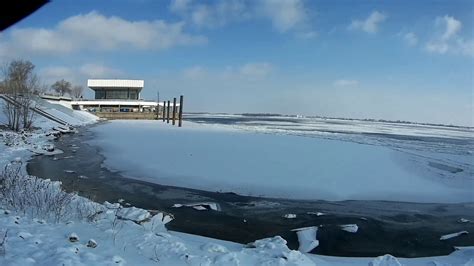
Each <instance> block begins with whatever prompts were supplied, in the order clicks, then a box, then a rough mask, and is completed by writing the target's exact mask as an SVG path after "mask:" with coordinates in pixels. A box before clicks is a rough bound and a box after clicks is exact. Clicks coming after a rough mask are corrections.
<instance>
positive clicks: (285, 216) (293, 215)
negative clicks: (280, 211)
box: [283, 213, 296, 219]
mask: <svg viewBox="0 0 474 266" xmlns="http://www.w3.org/2000/svg"><path fill="white" fill-rule="evenodd" d="M283 217H284V218H286V219H295V218H296V214H294V213H287V214H285V215H283Z"/></svg>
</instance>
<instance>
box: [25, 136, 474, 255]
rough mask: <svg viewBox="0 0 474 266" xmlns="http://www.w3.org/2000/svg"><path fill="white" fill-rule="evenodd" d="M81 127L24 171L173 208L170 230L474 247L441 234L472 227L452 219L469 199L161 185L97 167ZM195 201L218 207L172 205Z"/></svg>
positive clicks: (358, 244) (329, 250) (472, 212)
mask: <svg viewBox="0 0 474 266" xmlns="http://www.w3.org/2000/svg"><path fill="white" fill-rule="evenodd" d="M79 130H80V133H78V134H74V135H66V136H63V137H62V138H61V139H59V140H57V141H56V143H55V145H56V146H57V147H58V148H60V149H62V150H64V151H65V153H64V154H61V155H57V156H56V157H53V156H36V157H33V158H32V159H31V160H30V162H29V163H28V166H27V170H28V172H29V174H31V175H36V176H39V177H43V178H50V179H52V180H59V181H62V182H63V187H64V188H65V189H66V190H68V191H77V192H79V194H80V195H82V196H85V197H89V198H91V199H93V200H95V201H98V202H103V201H106V200H107V201H109V202H117V201H118V200H119V199H125V202H127V203H129V204H131V205H133V206H136V207H140V208H144V209H150V210H161V211H166V212H169V213H172V214H173V215H174V216H175V220H173V221H172V222H170V223H169V224H168V225H167V227H168V229H170V230H175V231H181V232H186V233H192V234H197V235H203V236H208V237H213V238H218V239H224V240H231V241H235V242H240V243H249V242H252V241H254V240H257V239H261V238H265V237H271V236H275V235H280V236H282V237H284V238H285V239H286V240H287V241H288V243H289V244H288V245H289V247H290V248H295V249H296V248H297V246H298V244H297V243H298V242H297V237H296V234H295V233H294V232H292V231H290V230H291V229H295V228H300V227H306V226H320V229H319V230H318V236H317V238H318V240H319V241H320V244H319V246H318V247H317V248H316V249H315V250H313V253H317V254H324V255H334V256H364V257H365V256H378V255H383V254H386V253H390V254H392V255H395V256H399V257H418V256H434V255H444V254H449V253H451V252H452V251H453V250H454V249H453V247H454V246H474V235H473V234H468V235H463V236H460V237H457V238H454V239H451V240H447V241H440V240H439V237H440V236H441V235H444V234H448V233H453V232H457V231H461V230H467V231H469V232H474V223H459V222H458V220H459V219H460V218H461V217H462V218H466V219H469V220H471V221H474V203H466V204H417V203H403V202H384V201H342V202H327V201H295V200H285V199H269V198H258V197H247V196H240V195H237V194H233V193H218V192H206V191H199V190H193V189H186V188H179V187H172V186H162V185H159V184H152V183H148V182H143V181H137V180H132V179H128V178H125V177H123V176H122V175H121V173H120V172H111V171H109V170H107V169H105V168H102V166H101V164H102V162H103V160H104V158H103V157H102V156H101V155H100V154H99V150H98V148H97V147H93V146H90V145H88V144H85V143H84V141H86V140H87V139H90V138H92V137H93V135H92V133H91V132H89V131H87V129H86V128H82V129H79ZM64 170H74V171H75V173H66V172H65V171H64ZM195 202H216V203H218V204H219V205H220V207H221V211H212V210H208V211H198V210H195V209H192V208H189V207H183V208H172V207H171V206H172V205H173V204H175V203H195ZM308 212H323V213H325V214H326V215H323V216H316V215H314V214H308ZM287 213H294V214H296V215H297V217H296V219H286V218H283V215H284V214H287ZM353 223H355V224H357V225H358V226H359V231H358V232H357V233H355V234H354V233H349V232H345V231H342V230H341V229H340V228H339V226H338V225H341V224H353Z"/></svg>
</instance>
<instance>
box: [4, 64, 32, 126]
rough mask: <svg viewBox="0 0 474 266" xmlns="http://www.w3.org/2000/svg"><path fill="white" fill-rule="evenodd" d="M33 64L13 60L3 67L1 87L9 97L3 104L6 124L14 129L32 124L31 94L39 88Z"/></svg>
mask: <svg viewBox="0 0 474 266" xmlns="http://www.w3.org/2000/svg"><path fill="white" fill-rule="evenodd" d="M34 68H35V65H33V63H31V62H30V61H27V60H13V61H11V62H10V63H7V64H6V65H5V66H4V67H3V69H2V74H3V82H2V84H3V85H2V87H3V91H4V93H5V94H6V95H7V96H8V97H9V98H10V100H11V101H7V102H6V103H5V105H4V108H3V109H4V110H3V112H4V113H5V115H6V116H7V120H8V126H9V127H10V128H11V129H12V130H15V131H19V130H20V129H21V128H25V129H28V128H30V127H31V125H32V124H33V118H34V112H33V111H32V110H31V109H32V108H33V107H34V106H33V105H34V101H33V100H32V94H33V92H35V91H38V90H39V87H40V85H39V80H38V76H36V74H35V73H34Z"/></svg>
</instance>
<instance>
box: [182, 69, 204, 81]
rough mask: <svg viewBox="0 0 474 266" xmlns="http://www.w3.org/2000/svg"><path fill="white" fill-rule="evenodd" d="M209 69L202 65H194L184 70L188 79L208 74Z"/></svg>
mask: <svg viewBox="0 0 474 266" xmlns="http://www.w3.org/2000/svg"><path fill="white" fill-rule="evenodd" d="M206 74H207V70H206V69H205V68H204V67H202V66H193V67H190V68H186V69H185V70H184V71H183V76H184V77H185V78H187V79H199V78H202V77H204V76H206Z"/></svg>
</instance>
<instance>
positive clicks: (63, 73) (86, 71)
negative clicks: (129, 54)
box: [39, 63, 124, 85]
mask: <svg viewBox="0 0 474 266" xmlns="http://www.w3.org/2000/svg"><path fill="white" fill-rule="evenodd" d="M39 74H40V76H41V78H42V80H43V81H44V82H45V83H46V84H52V83H54V82H55V81H57V80H61V79H65V80H67V81H70V82H72V83H73V84H77V85H85V81H86V80H87V79H88V78H122V77H123V75H124V72H123V71H121V70H118V69H115V68H111V67H107V66H105V65H103V64H97V63H88V64H83V65H80V66H77V67H66V66H49V67H44V68H41V69H39Z"/></svg>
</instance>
